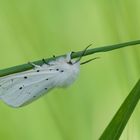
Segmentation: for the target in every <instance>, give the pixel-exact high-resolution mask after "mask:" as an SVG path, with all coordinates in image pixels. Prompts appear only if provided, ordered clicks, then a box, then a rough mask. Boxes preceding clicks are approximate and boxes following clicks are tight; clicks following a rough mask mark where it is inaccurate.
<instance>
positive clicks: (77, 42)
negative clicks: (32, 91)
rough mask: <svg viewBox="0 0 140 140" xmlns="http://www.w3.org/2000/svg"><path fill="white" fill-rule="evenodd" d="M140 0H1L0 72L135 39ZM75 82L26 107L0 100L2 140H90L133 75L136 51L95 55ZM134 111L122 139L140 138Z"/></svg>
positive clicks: (137, 72) (139, 71)
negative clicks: (4, 69)
mask: <svg viewBox="0 0 140 140" xmlns="http://www.w3.org/2000/svg"><path fill="white" fill-rule="evenodd" d="M139 7H140V1H139V0H133V1H132V0H116V1H115V0H114V1H113V0H106V1H104V0H24V1H21V0H0V69H3V68H7V67H11V66H15V65H18V64H22V63H26V62H28V61H34V60H38V59H42V58H47V57H50V56H52V55H53V54H54V55H60V54H65V53H66V52H69V51H78V50H82V49H84V48H85V47H86V46H87V45H89V44H90V43H93V46H92V47H99V46H104V45H110V44H115V43H121V42H125V41H131V40H137V39H140V31H139V30H140V14H139V13H140V8H139ZM95 56H99V57H101V59H99V60H96V61H94V62H93V63H89V64H87V65H84V66H82V67H81V73H80V75H79V78H78V79H77V81H76V82H75V83H74V84H73V85H72V86H70V87H69V88H67V89H55V90H53V91H51V92H50V93H49V94H48V95H46V96H44V97H42V98H40V99H39V100H37V101H35V102H33V103H32V104H30V105H28V106H25V107H23V108H19V109H13V108H10V107H8V106H6V105H5V104H4V103H2V102H0V139H1V140H97V139H98V138H99V136H100V135H101V133H102V132H103V130H104V129H105V127H106V126H107V124H108V123H109V121H110V120H111V118H112V117H113V115H114V114H115V112H116V111H117V109H118V108H119V106H120V104H121V103H122V102H123V100H124V99H125V97H126V96H127V95H128V93H129V92H130V90H131V89H132V87H133V86H134V85H135V82H136V81H137V80H138V78H139V76H140V48H139V46H133V47H128V48H124V49H120V50H115V51H112V52H108V53H100V54H96V55H92V56H88V57H85V58H84V59H85V60H87V59H88V58H91V57H95ZM139 132H140V106H139V105H138V106H137V108H136V110H135V112H134V113H133V115H132V117H131V119H130V121H129V123H128V124H127V127H126V128H125V131H124V132H123V134H122V136H121V140H128V139H129V140H139V139H140V133H139Z"/></svg>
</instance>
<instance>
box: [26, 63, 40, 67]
mask: <svg viewBox="0 0 140 140" xmlns="http://www.w3.org/2000/svg"><path fill="white" fill-rule="evenodd" d="M28 64H30V65H31V66H33V67H34V68H41V66H39V65H36V64H34V63H32V62H28Z"/></svg>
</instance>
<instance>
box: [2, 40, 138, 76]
mask: <svg viewBox="0 0 140 140" xmlns="http://www.w3.org/2000/svg"><path fill="white" fill-rule="evenodd" d="M137 44H140V40H135V41H130V42H125V43H120V44H115V45H109V46H104V47H98V48H93V49H89V50H87V51H86V53H85V54H84V56H86V55H90V54H94V53H99V52H107V51H112V50H115V49H120V48H123V47H127V46H132V45H137ZM82 54H83V51H79V52H75V53H73V54H72V58H77V57H80V56H81V55H82ZM61 56H65V55H61ZM58 57H60V56H58ZM52 59H54V58H47V59H45V61H46V62H48V61H50V60H52ZM33 63H34V64H37V65H41V64H43V61H42V60H38V61H35V62H33ZM31 68H32V66H31V65H30V64H28V63H26V64H22V65H19V66H14V67H11V68H6V69H3V70H0V77H2V76H6V75H9V74H13V73H17V72H22V71H25V70H28V69H31Z"/></svg>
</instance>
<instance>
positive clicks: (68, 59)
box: [66, 52, 74, 62]
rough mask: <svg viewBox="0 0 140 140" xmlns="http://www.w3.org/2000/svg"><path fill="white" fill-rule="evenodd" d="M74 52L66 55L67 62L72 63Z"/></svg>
mask: <svg viewBox="0 0 140 140" xmlns="http://www.w3.org/2000/svg"><path fill="white" fill-rule="evenodd" d="M73 53H74V52H69V53H67V55H66V60H67V62H70V61H71V57H72V54H73Z"/></svg>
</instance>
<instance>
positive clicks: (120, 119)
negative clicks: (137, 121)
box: [99, 80, 140, 140]
mask: <svg viewBox="0 0 140 140" xmlns="http://www.w3.org/2000/svg"><path fill="white" fill-rule="evenodd" d="M139 98H140V80H138V82H137V83H136V85H135V87H134V88H133V89H132V91H131V92H130V94H129V95H128V96H127V98H126V99H125V101H124V102H123V104H122V105H121V107H120V108H119V110H118V111H117V113H116V114H115V116H114V117H113V119H112V121H111V122H110V123H109V125H108V126H107V128H106V129H105V131H104V132H103V134H102V135H101V137H100V139H99V140H118V139H119V137H120V136H121V134H122V132H123V129H124V128H125V126H126V124H127V122H128V120H129V118H130V116H131V114H132V113H133V111H134V109H135V107H136V105H137V103H138V101H139Z"/></svg>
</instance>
